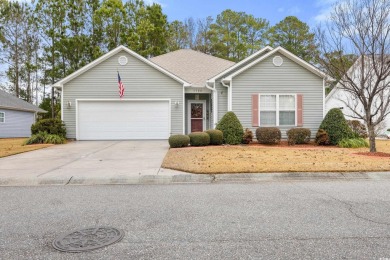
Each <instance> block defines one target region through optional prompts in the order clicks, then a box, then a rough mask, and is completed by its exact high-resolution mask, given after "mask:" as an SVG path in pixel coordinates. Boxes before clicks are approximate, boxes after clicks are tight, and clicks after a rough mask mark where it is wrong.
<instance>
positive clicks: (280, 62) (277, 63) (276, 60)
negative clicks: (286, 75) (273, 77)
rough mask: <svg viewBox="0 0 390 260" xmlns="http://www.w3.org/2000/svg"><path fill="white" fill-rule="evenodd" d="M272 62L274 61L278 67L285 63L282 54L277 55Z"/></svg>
mask: <svg viewBox="0 0 390 260" xmlns="http://www.w3.org/2000/svg"><path fill="white" fill-rule="evenodd" d="M272 62H273V63H274V65H275V66H276V67H280V66H282V64H283V58H282V57H280V56H275V57H274V59H273V60H272Z"/></svg>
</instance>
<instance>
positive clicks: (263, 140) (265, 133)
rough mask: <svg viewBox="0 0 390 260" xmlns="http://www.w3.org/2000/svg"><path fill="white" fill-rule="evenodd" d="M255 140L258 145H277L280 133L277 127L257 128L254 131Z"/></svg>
mask: <svg viewBox="0 0 390 260" xmlns="http://www.w3.org/2000/svg"><path fill="white" fill-rule="evenodd" d="M256 138H257V141H258V142H259V143H260V144H278V143H280V139H281V138H282V133H281V132H280V130H279V128H277V127H259V128H257V129H256Z"/></svg>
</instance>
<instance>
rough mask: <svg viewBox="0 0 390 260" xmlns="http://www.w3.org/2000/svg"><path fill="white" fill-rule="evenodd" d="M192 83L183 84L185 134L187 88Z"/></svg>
mask: <svg viewBox="0 0 390 260" xmlns="http://www.w3.org/2000/svg"><path fill="white" fill-rule="evenodd" d="M188 87H191V85H188V84H183V135H185V134H186V123H187V122H186V88H188Z"/></svg>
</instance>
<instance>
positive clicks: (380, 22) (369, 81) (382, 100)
mask: <svg viewBox="0 0 390 260" xmlns="http://www.w3.org/2000/svg"><path fill="white" fill-rule="evenodd" d="M317 36H318V40H319V44H320V47H321V51H322V53H323V55H322V56H321V57H320V58H319V62H320V63H321V65H322V66H323V67H324V68H325V69H326V70H327V71H328V72H331V73H332V72H333V73H334V74H336V73H338V74H339V75H344V76H342V77H341V79H340V80H339V82H338V84H337V87H338V88H339V89H341V90H343V91H345V92H346V93H347V94H348V96H349V98H348V100H344V101H343V102H344V104H345V106H346V107H347V108H348V109H350V110H351V111H353V113H352V115H349V116H351V117H353V118H357V119H360V120H362V121H364V122H365V124H366V126H367V129H368V135H369V141H370V152H376V145H375V128H376V127H377V126H379V125H380V124H381V123H382V122H383V120H384V119H385V117H386V116H387V115H388V114H389V112H390V1H388V0H347V1H343V2H339V3H338V4H336V5H335V6H334V9H333V12H332V13H331V16H330V20H329V22H328V23H327V25H326V28H325V30H322V29H319V30H318V34H317ZM343 53H351V54H353V55H356V57H359V58H358V59H357V61H356V62H355V64H354V65H353V66H352V67H351V68H350V67H349V66H350V64H347V63H346V62H345V58H344V55H343ZM329 54H332V59H329ZM337 54H339V56H338V57H336V58H335V55H336V56H337ZM331 76H334V77H335V78H337V75H331Z"/></svg>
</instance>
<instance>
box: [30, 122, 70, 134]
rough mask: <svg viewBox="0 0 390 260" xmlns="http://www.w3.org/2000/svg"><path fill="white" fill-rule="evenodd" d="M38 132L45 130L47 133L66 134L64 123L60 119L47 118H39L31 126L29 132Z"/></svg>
mask: <svg viewBox="0 0 390 260" xmlns="http://www.w3.org/2000/svg"><path fill="white" fill-rule="evenodd" d="M39 132H46V133H48V134H53V135H59V136H62V137H65V136H66V128H65V124H64V122H63V121H62V120H61V119H56V118H49V119H41V120H39V121H38V122H36V123H35V124H33V125H32V126H31V134H33V135H35V134H37V133H39Z"/></svg>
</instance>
